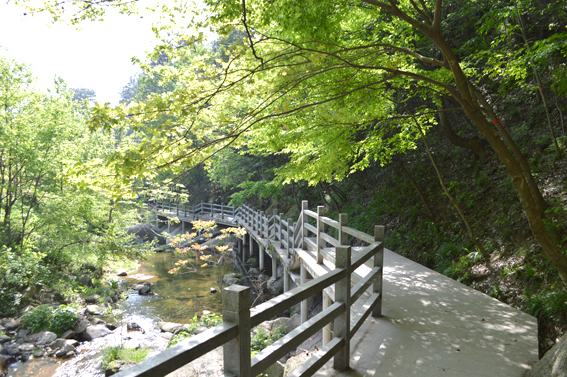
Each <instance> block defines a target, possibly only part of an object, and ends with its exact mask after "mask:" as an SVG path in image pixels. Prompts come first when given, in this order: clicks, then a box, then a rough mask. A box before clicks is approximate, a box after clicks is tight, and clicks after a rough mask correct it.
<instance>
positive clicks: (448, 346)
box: [116, 201, 538, 377]
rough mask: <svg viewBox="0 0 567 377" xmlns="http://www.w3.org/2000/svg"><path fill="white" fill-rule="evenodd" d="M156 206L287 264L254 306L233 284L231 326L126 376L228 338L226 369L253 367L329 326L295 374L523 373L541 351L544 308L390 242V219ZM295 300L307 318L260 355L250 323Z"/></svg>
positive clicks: (160, 370)
mask: <svg viewBox="0 0 567 377" xmlns="http://www.w3.org/2000/svg"><path fill="white" fill-rule="evenodd" d="M154 208H155V213H156V219H158V220H161V221H169V220H170V219H172V218H177V219H178V220H179V221H180V226H179V227H180V229H177V230H175V231H184V230H185V227H186V225H185V223H186V222H189V221H193V220H196V219H204V220H215V221H217V222H219V223H222V224H225V225H229V226H241V227H245V228H246V230H247V232H248V234H247V235H246V237H245V238H244V240H242V241H241V242H239V244H238V248H237V252H238V255H239V257H240V258H241V259H242V260H243V261H246V260H247V259H248V258H250V257H257V258H258V261H259V264H260V269H261V270H267V271H268V272H271V274H272V278H277V271H278V266H279V265H283V271H284V276H283V278H284V292H283V294H281V295H279V296H277V297H275V298H274V299H272V300H270V301H268V302H265V303H263V304H261V305H259V306H257V307H254V308H250V293H249V288H247V287H242V286H236V285H235V286H231V287H227V288H225V289H224V290H223V321H224V322H223V324H222V325H219V326H217V327H215V328H212V329H210V330H208V331H206V332H204V333H201V334H199V335H196V336H194V337H192V338H189V339H188V340H186V341H185V342H182V343H180V344H178V345H177V346H175V347H172V348H170V349H168V350H166V351H164V352H162V353H161V354H159V355H157V356H155V357H153V358H151V359H148V360H146V361H143V362H141V363H139V364H137V365H135V366H133V367H131V368H129V369H127V370H125V371H124V372H121V373H119V374H117V375H116V376H118V377H124V376H165V375H167V374H168V373H170V372H172V371H174V370H176V369H178V368H180V367H182V366H183V365H185V364H187V363H189V362H191V361H193V360H195V359H197V358H198V357H200V356H202V355H204V354H205V353H207V352H209V351H211V350H213V349H215V348H217V347H219V346H223V353H224V373H225V375H226V376H243V377H244V376H256V375H258V374H260V373H262V372H263V371H264V370H265V369H267V368H268V367H269V366H271V365H272V364H274V363H276V362H277V360H278V359H280V358H281V357H283V356H285V355H286V354H288V353H289V352H290V351H293V350H295V348H296V347H297V346H299V345H300V344H301V343H302V342H304V341H305V340H307V339H309V338H310V337H312V336H313V335H314V334H315V333H316V332H318V331H321V330H322V331H323V336H322V338H323V341H322V344H320V345H319V349H318V351H316V352H314V353H313V355H312V356H311V358H310V359H309V360H308V361H307V362H305V363H304V364H303V365H301V366H300V367H299V368H298V369H296V370H295V371H294V372H293V373H292V374H291V376H311V375H317V376H342V375H344V376H347V375H348V376H401V377H404V376H511V377H512V376H517V377H520V376H523V374H524V373H525V371H526V370H527V369H529V368H530V364H531V363H533V362H535V361H537V355H538V353H537V322H536V320H535V318H533V317H531V316H529V315H527V314H525V313H522V312H520V311H518V310H516V309H514V308H511V307H510V306H508V305H505V304H503V303H501V302H499V301H497V300H495V299H493V298H491V297H489V296H486V295H484V294H482V293H480V292H477V291H474V290H473V289H471V288H469V287H466V286H464V285H462V284H460V283H458V282H455V281H454V280H451V279H449V278H447V277H445V276H443V275H440V274H438V273H436V272H434V271H432V270H429V269H427V268H425V267H423V266H420V265H419V264H417V263H414V262H412V261H410V260H408V259H406V258H403V257H401V256H399V255H397V254H395V253H393V252H391V251H389V250H385V249H384V245H383V242H384V227H382V226H375V227H374V234H373V235H369V234H366V233H364V232H361V231H358V230H356V229H354V228H351V227H349V226H348V218H347V216H346V215H345V214H341V215H339V219H338V220H333V219H331V218H328V217H325V216H324V207H322V206H320V207H317V211H316V212H315V211H311V210H309V209H308V203H307V202H305V201H304V202H303V203H302V209H301V213H300V215H299V217H298V219H297V221H295V222H294V221H293V220H292V219H289V218H288V219H287V220H284V219H283V215H282V214H277V211H274V214H273V215H271V216H268V215H266V214H265V213H263V212H257V211H254V210H253V209H251V208H249V207H247V206H243V207H239V208H233V207H229V206H224V205H216V204H212V203H201V204H200V205H197V206H191V207H189V206H184V205H179V204H175V205H172V204H164V203H156V204H155V207H154ZM171 230H172V229H170V231H171ZM351 245H352V246H351ZM383 277H384V278H383ZM293 286H295V287H294V288H292V287H293ZM319 292H323V310H322V311H321V312H320V313H317V314H315V315H313V316H312V317H311V318H308V313H307V299H308V298H309V297H311V296H313V295H315V294H317V293H319ZM383 300H384V306H382V301H383ZM298 303H301V319H302V325H301V326H300V327H298V328H297V329H295V330H293V331H291V332H290V333H289V334H287V335H286V336H285V337H284V338H282V339H280V340H279V341H277V342H276V343H274V344H273V345H271V346H269V347H268V348H266V349H264V350H263V351H261V352H260V353H258V354H256V355H255V356H254V357H253V358H251V357H250V352H249V349H250V330H251V328H253V327H255V326H257V325H259V324H260V323H261V322H263V321H265V320H268V319H271V318H273V317H274V316H275V315H278V314H279V313H282V312H283V311H284V310H285V309H289V308H290V307H291V306H293V305H296V304H298ZM369 317H372V320H370V319H369Z"/></svg>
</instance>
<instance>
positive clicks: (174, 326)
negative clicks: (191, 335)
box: [156, 322, 183, 334]
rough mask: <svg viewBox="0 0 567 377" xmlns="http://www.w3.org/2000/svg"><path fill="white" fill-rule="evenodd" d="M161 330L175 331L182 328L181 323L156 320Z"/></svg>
mask: <svg viewBox="0 0 567 377" xmlns="http://www.w3.org/2000/svg"><path fill="white" fill-rule="evenodd" d="M156 326H157V327H158V328H159V329H160V330H161V331H163V332H170V333H172V334H173V333H175V332H178V331H182V330H183V325H182V324H181V323H173V322H158V323H157V325H156Z"/></svg>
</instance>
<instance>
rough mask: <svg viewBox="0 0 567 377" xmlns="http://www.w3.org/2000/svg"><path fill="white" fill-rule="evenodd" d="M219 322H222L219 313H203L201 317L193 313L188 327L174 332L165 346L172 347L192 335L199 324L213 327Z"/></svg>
mask: <svg viewBox="0 0 567 377" xmlns="http://www.w3.org/2000/svg"><path fill="white" fill-rule="evenodd" d="M221 323H222V316H220V315H216V314H204V315H202V316H201V318H199V317H197V315H196V314H195V316H194V317H193V319H192V320H191V323H190V324H189V326H188V328H187V329H186V330H184V331H182V332H180V333H178V334H176V335H175V336H174V337H173V338H171V340H170V341H169V343H168V344H167V348H169V347H173V346H174V345H176V344H177V343H179V342H181V341H182V340H185V339H187V338H190V337H191V336H193V332H194V331H195V329H196V328H197V327H199V326H205V327H215V326H217V325H220V324H221Z"/></svg>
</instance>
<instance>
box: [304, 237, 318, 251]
mask: <svg viewBox="0 0 567 377" xmlns="http://www.w3.org/2000/svg"><path fill="white" fill-rule="evenodd" d="M303 240H304V241H305V243H306V245H307V247H308V248H309V247H311V249H312V250H317V243H316V242H315V240H314V239H313V238H304V239H303Z"/></svg>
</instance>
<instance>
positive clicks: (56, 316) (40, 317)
mask: <svg viewBox="0 0 567 377" xmlns="http://www.w3.org/2000/svg"><path fill="white" fill-rule="evenodd" d="M78 320H79V315H78V314H77V312H76V311H75V309H73V308H71V307H69V306H67V305H61V306H59V307H58V308H57V309H55V310H54V309H53V308H52V307H51V306H47V305H42V306H40V307H39V308H37V309H34V310H30V311H29V312H27V313H25V314H24V315H23V316H22V323H23V324H24V327H25V328H27V329H28V330H30V331H31V332H33V333H36V332H40V331H41V330H49V331H52V332H54V333H56V334H57V336H59V335H61V334H62V333H63V332H65V330H68V329H70V328H72V327H73V326H75V325H76V324H77V321H78Z"/></svg>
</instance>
